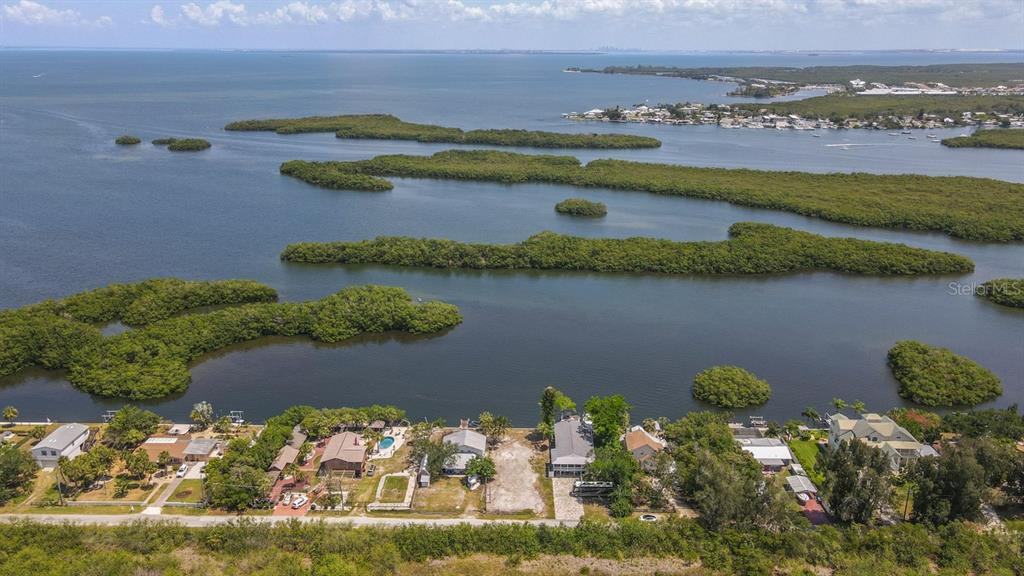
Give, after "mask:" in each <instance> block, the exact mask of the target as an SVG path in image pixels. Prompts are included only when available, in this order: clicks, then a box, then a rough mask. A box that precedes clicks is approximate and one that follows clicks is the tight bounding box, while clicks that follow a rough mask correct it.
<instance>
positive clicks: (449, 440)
mask: <svg viewBox="0 0 1024 576" xmlns="http://www.w3.org/2000/svg"><path fill="white" fill-rule="evenodd" d="M443 441H444V442H445V443H446V444H455V445H456V446H458V447H459V452H460V453H466V454H476V455H477V456H483V455H484V453H485V452H487V437H486V436H484V435H483V434H481V433H479V432H476V431H473V430H466V429H463V430H456V431H455V432H452V433H451V434H445V436H444V438H443Z"/></svg>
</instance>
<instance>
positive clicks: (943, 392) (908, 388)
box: [888, 340, 1003, 407]
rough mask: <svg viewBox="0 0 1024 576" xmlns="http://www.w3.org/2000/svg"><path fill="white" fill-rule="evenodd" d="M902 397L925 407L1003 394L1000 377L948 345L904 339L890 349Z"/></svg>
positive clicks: (972, 402)
mask: <svg viewBox="0 0 1024 576" xmlns="http://www.w3.org/2000/svg"><path fill="white" fill-rule="evenodd" d="M888 358H889V368H890V369H891V370H892V374H893V376H894V377H895V378H896V380H897V381H898V382H899V383H900V390H899V394H900V396H902V397H904V398H909V399H910V400H912V401H914V402H916V403H918V404H923V405H925V406H944V407H953V406H974V405H975V404H981V403H982V402H987V401H989V400H992V399H994V398H996V397H997V396H999V395H1001V394H1002V393H1003V386H1002V383H1001V382H1000V381H999V378H998V377H997V376H996V375H995V374H993V373H992V372H991V371H989V370H988V369H987V368H985V367H984V366H982V365H981V364H978V363H977V362H975V361H974V360H971V359H970V358H967V357H966V356H961V355H959V354H955V353H953V352H952V351H951V350H949V349H948V348H940V347H938V346H930V345H928V344H924V343H922V342H917V341H916V340H902V341H900V342H897V343H896V345H895V346H893V347H892V348H891V349H890V350H889V355H888Z"/></svg>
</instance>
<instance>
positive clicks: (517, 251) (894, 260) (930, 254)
mask: <svg viewBox="0 0 1024 576" xmlns="http://www.w3.org/2000/svg"><path fill="white" fill-rule="evenodd" d="M729 235H730V239H729V240H726V241H724V242H672V241H668V240H658V239H653V238H626V239H593V238H580V237H575V236H562V235H560V234H555V233H553V232H542V233H540V234H537V235H535V236H531V237H530V238H529V239H527V240H526V241H525V242H522V243H519V244H467V243H462V242H455V241H452V240H432V239H417V238H408V237H386V236H385V237H379V238H376V239H374V240H366V241H362V242H328V243H302V244H291V245H289V246H288V247H286V248H285V250H284V251H283V252H282V253H281V259H282V260H287V261H290V262H304V263H320V264H323V263H339V264H389V265H394V266H426V267H432V268H472V269H507V270H522V269H537V270H591V271H595V272H646V273H658V274H778V273H783V272H797V271H804V270H831V271H836V272H848V273H854V274H878V275H915V274H949V273H956V272H968V271H970V270H972V269H973V264H972V263H971V261H970V260H968V259H967V258H964V257H962V256H958V255H955V254H949V253H945V252H934V251H929V250H923V249H920V248H911V247H908V246H905V245H902V244H888V243H882V242H871V241H866V240H857V239H853V238H826V237H823V236H818V235H816V234H810V233H808V232H799V231H796V230H792V229H789V228H781V227H778V226H773V225H770V224H756V223H739V224H733V225H732V226H731V227H730V228H729Z"/></svg>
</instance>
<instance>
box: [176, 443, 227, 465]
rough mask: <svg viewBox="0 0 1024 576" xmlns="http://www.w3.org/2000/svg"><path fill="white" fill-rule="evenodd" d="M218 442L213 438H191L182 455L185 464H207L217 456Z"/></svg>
mask: <svg viewBox="0 0 1024 576" xmlns="http://www.w3.org/2000/svg"><path fill="white" fill-rule="evenodd" d="M219 450H220V442H219V441H217V440H215V439H213V438H193V439H192V440H189V443H188V446H186V447H185V451H184V452H183V453H182V454H183V455H184V457H185V461H186V462H208V461H209V460H210V459H212V458H216V457H217V456H218V451H219Z"/></svg>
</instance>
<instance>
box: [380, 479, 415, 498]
mask: <svg viewBox="0 0 1024 576" xmlns="http://www.w3.org/2000/svg"><path fill="white" fill-rule="evenodd" d="M410 480H411V478H409V477H408V476H388V477H387V478H385V479H384V489H383V490H381V492H380V501H381V502H386V503H391V502H403V501H404V500H405V490H406V487H408V486H409V482H410Z"/></svg>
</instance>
